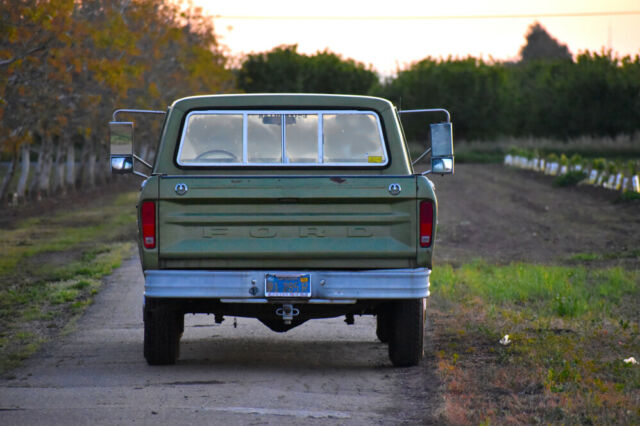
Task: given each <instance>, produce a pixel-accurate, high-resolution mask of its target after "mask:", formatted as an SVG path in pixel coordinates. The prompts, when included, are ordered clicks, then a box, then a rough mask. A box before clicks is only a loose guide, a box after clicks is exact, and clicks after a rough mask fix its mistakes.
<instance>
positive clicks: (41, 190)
mask: <svg viewBox="0 0 640 426" xmlns="http://www.w3.org/2000/svg"><path fill="white" fill-rule="evenodd" d="M52 165H53V141H52V140H51V136H49V135H46V136H45V137H44V156H43V161H42V169H41V170H40V171H39V176H38V200H40V199H42V197H46V196H48V195H49V192H50V191H51V166H52Z"/></svg>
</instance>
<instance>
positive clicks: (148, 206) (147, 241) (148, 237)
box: [140, 201, 156, 249]
mask: <svg viewBox="0 0 640 426" xmlns="http://www.w3.org/2000/svg"><path fill="white" fill-rule="evenodd" d="M140 216H141V219H142V243H143V244H144V247H145V248H148V249H152V248H156V203H154V202H153V201H144V202H143V203H142V209H141V210H140Z"/></svg>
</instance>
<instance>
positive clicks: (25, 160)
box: [15, 143, 31, 202]
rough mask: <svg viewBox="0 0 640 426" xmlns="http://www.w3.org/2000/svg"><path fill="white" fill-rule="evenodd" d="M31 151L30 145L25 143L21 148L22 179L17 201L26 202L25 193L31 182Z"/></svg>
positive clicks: (17, 192) (20, 179)
mask: <svg viewBox="0 0 640 426" xmlns="http://www.w3.org/2000/svg"><path fill="white" fill-rule="evenodd" d="M30 155H31V150H30V149H29V145H28V144H26V143H23V144H22V145H21V146H20V178H19V179H18V186H17V187H16V198H15V201H16V202H17V201H19V200H24V198H25V191H26V190H27V182H28V181H29V170H30V168H31V158H30Z"/></svg>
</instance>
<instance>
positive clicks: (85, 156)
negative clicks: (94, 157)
mask: <svg viewBox="0 0 640 426" xmlns="http://www.w3.org/2000/svg"><path fill="white" fill-rule="evenodd" d="M89 145H90V142H89V141H88V140H87V138H85V137H82V151H80V160H79V162H78V163H79V165H80V167H78V172H77V175H76V177H77V180H78V183H77V185H76V187H77V188H80V187H85V186H86V185H87V164H88V161H89Z"/></svg>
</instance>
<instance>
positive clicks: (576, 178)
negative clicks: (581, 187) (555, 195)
mask: <svg viewBox="0 0 640 426" xmlns="http://www.w3.org/2000/svg"><path fill="white" fill-rule="evenodd" d="M586 178H587V174H586V173H585V172H583V171H581V170H580V171H578V170H573V171H570V172H568V173H565V174H563V175H560V176H558V177H556V178H555V179H554V180H553V186H556V187H564V186H576V185H577V184H579V183H580V182H582V181H583V180H585V179H586Z"/></svg>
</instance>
